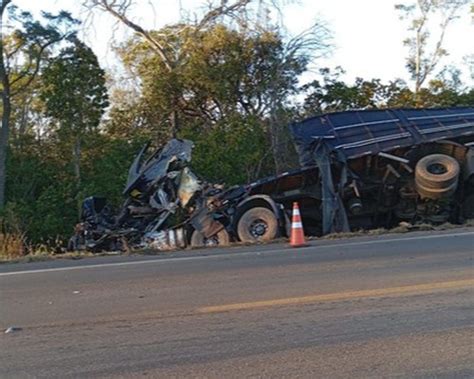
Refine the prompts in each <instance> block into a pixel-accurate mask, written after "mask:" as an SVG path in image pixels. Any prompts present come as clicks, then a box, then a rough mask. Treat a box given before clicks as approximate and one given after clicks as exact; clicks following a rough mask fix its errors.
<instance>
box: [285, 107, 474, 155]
mask: <svg viewBox="0 0 474 379" xmlns="http://www.w3.org/2000/svg"><path fill="white" fill-rule="evenodd" d="M290 130H291V133H292V134H293V138H294V140H295V143H296V145H297V150H298V152H299V153H300V156H301V153H302V152H304V151H305V150H306V152H308V151H307V150H308V149H309V148H310V146H309V145H310V144H311V143H312V142H314V141H315V140H320V139H324V140H325V141H326V142H327V143H328V144H329V145H330V146H331V147H332V148H334V149H336V150H342V151H343V153H344V155H345V156H346V157H347V158H356V157H359V156H362V155H366V154H377V153H379V152H382V151H389V150H392V149H395V148H397V147H406V146H411V145H416V144H420V143H426V142H433V141H438V140H443V139H453V138H458V137H461V136H469V135H472V136H473V138H474V108H473V107H462V108H435V109H385V110H361V111H347V112H337V113H329V114H325V115H321V116H316V117H311V118H308V119H306V120H303V121H301V122H296V123H293V124H291V125H290Z"/></svg>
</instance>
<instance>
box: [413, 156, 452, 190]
mask: <svg viewBox="0 0 474 379" xmlns="http://www.w3.org/2000/svg"><path fill="white" fill-rule="evenodd" d="M459 171H460V167H459V163H458V161H457V160H456V159H454V158H453V157H450V156H449V155H445V154H431V155H427V156H426V157H423V158H421V159H420V160H419V161H418V163H417V164H416V168H415V185H416V190H417V192H418V194H419V195H420V196H421V197H422V198H429V199H439V198H442V197H447V196H450V195H452V194H453V193H454V192H455V191H456V188H457V183H458V178H459Z"/></svg>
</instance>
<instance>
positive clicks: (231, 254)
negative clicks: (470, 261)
mask: <svg viewBox="0 0 474 379" xmlns="http://www.w3.org/2000/svg"><path fill="white" fill-rule="evenodd" d="M472 235H474V232H464V233H453V234H433V235H426V236H416V237H400V238H389V239H381V240H375V241H359V242H347V243H339V244H331V245H321V246H318V245H310V246H309V247H313V248H317V249H320V250H323V249H334V248H340V247H350V246H361V245H375V244H383V243H391V242H404V241H416V240H426V239H436V238H447V237H463V236H472ZM316 243H317V242H316ZM473 245H474V241H473ZM289 251H296V250H294V249H292V248H290V247H285V248H283V249H274V250H263V251H247V252H243V253H236V252H226V253H222V254H215V255H206V256H197V257H176V258H163V259H150V260H144V261H134V262H116V263H100V264H93V265H84V266H72V267H56V268H45V269H38V270H24V271H11V272H2V273H0V277H2V276H12V275H24V274H41V273H46V272H56V271H73V270H83V269H91V268H103V267H122V266H137V265H143V264H163V263H170V262H179V261H196V260H201V259H219V258H221V257H227V258H229V257H230V258H239V257H242V256H248V255H260V254H277V253H282V252H289Z"/></svg>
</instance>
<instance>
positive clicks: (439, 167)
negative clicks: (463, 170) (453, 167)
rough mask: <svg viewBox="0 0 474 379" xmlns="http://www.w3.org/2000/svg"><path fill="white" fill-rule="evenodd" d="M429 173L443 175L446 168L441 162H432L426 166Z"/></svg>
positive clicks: (446, 170)
mask: <svg viewBox="0 0 474 379" xmlns="http://www.w3.org/2000/svg"><path fill="white" fill-rule="evenodd" d="M426 169H427V170H428V172H429V173H430V174H433V175H443V174H446V173H447V172H448V169H447V168H446V166H445V165H443V164H441V163H432V164H430V165H428V167H427V168H426Z"/></svg>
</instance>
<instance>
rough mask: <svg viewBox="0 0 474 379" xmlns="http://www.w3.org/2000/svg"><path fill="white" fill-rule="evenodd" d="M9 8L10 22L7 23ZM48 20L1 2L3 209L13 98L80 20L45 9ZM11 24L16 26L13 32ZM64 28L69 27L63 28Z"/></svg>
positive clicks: (0, 182) (7, 0) (0, 180)
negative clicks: (10, 30) (54, 46)
mask: <svg viewBox="0 0 474 379" xmlns="http://www.w3.org/2000/svg"><path fill="white" fill-rule="evenodd" d="M7 8H8V11H9V21H10V23H11V25H10V24H6V23H5V18H6V13H7ZM43 18H44V20H45V21H46V24H43V23H41V22H40V21H37V20H34V19H33V18H32V16H31V14H30V13H28V12H20V13H19V12H18V10H17V8H16V7H15V6H13V5H11V0H1V2H0V82H1V85H2V94H1V96H2V127H1V130H0V209H1V208H3V206H4V204H5V179H6V165H5V163H6V157H7V147H8V141H9V135H10V118H11V112H12V100H13V99H14V97H15V96H17V95H18V94H20V93H22V91H24V90H25V89H27V88H28V87H29V86H30V85H31V84H32V82H33V81H34V80H35V78H36V76H37V75H38V73H39V71H40V68H41V65H42V63H43V61H44V58H45V57H46V55H47V54H48V50H49V49H50V48H51V46H53V45H54V44H57V43H59V42H60V41H63V40H64V39H66V38H68V37H69V36H71V35H72V34H74V31H71V28H72V27H73V26H74V25H75V24H77V21H76V20H74V19H73V18H72V17H71V15H70V14H69V13H67V12H60V13H59V14H58V15H52V14H49V13H45V12H43ZM8 28H13V31H12V32H11V33H9V34H7V33H6V31H7V29H8ZM62 28H64V29H65V30H63V29H62Z"/></svg>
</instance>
